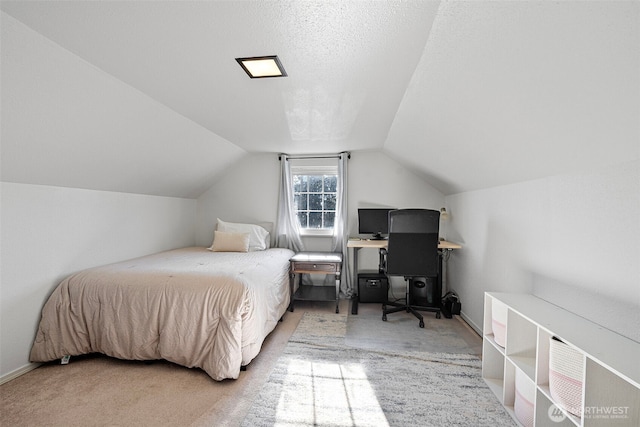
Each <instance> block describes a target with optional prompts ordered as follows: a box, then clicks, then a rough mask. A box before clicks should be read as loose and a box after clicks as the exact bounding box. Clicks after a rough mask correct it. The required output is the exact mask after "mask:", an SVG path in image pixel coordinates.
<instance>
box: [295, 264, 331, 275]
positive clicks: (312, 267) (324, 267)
mask: <svg viewBox="0 0 640 427" xmlns="http://www.w3.org/2000/svg"><path fill="white" fill-rule="evenodd" d="M337 268H338V265H336V263H331V264H323V263H319V262H316V263H311V262H296V263H294V264H293V270H294V271H295V272H296V273H301V272H323V273H335V272H336V271H337Z"/></svg>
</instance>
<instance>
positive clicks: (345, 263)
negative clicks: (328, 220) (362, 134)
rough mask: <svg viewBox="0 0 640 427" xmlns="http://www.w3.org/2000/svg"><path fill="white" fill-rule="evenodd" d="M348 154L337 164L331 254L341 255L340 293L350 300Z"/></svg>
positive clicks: (351, 286) (343, 155) (342, 154)
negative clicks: (336, 198) (336, 194)
mask: <svg viewBox="0 0 640 427" xmlns="http://www.w3.org/2000/svg"><path fill="white" fill-rule="evenodd" d="M350 157H351V154H350V153H340V157H339V162H338V187H337V188H338V191H337V193H338V200H336V219H335V223H334V226H333V239H332V247H333V249H332V250H333V252H341V253H342V275H341V281H340V288H341V289H340V291H341V292H342V294H343V295H344V296H345V297H347V298H351V296H352V295H353V294H354V292H353V289H354V288H353V286H354V284H353V283H351V282H352V280H351V279H352V278H351V274H350V270H351V268H350V263H349V253H348V252H347V242H348V241H349V227H348V222H347V217H348V215H347V214H348V210H349V208H348V206H349V205H348V204H347V193H348V191H347V189H348V185H347V184H348V179H347V178H348V175H349V174H348V170H349V167H348V165H349V158H350Z"/></svg>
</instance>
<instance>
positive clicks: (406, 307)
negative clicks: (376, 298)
mask: <svg viewBox="0 0 640 427" xmlns="http://www.w3.org/2000/svg"><path fill="white" fill-rule="evenodd" d="M388 305H390V306H393V308H387V306H388ZM418 310H420V311H431V312H435V313H436V319H440V317H441V314H440V307H423V306H419V305H411V304H407V303H403V304H401V303H397V302H391V301H387V302H385V303H384V304H382V321H383V322H386V321H387V314H391V313H398V312H400V311H406V312H407V313H411V314H413V315H414V316H415V317H416V318H417V319H418V320H419V323H418V326H420V327H421V328H424V318H423V317H422V314H420V313H419V312H418Z"/></svg>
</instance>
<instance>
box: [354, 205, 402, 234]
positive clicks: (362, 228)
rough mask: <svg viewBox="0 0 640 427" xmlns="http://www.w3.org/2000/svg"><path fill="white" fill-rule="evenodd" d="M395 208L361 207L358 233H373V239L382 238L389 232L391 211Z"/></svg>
mask: <svg viewBox="0 0 640 427" xmlns="http://www.w3.org/2000/svg"><path fill="white" fill-rule="evenodd" d="M392 210H394V208H359V209H358V233H360V234H371V235H372V237H371V239H372V240H382V239H384V238H385V237H384V236H383V235H386V234H389V211H392Z"/></svg>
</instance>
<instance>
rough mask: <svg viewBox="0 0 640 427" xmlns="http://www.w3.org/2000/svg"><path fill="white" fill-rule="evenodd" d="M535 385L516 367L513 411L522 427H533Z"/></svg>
mask: <svg viewBox="0 0 640 427" xmlns="http://www.w3.org/2000/svg"><path fill="white" fill-rule="evenodd" d="M535 399H536V385H535V384H534V383H533V381H531V380H530V379H529V378H528V377H527V376H526V375H525V374H524V373H523V372H522V371H521V370H519V369H516V395H515V399H514V402H513V412H515V415H516V418H517V419H518V421H520V424H522V425H523V426H524V427H533V414H534V413H535V408H534V403H533V402H534V401H535Z"/></svg>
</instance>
